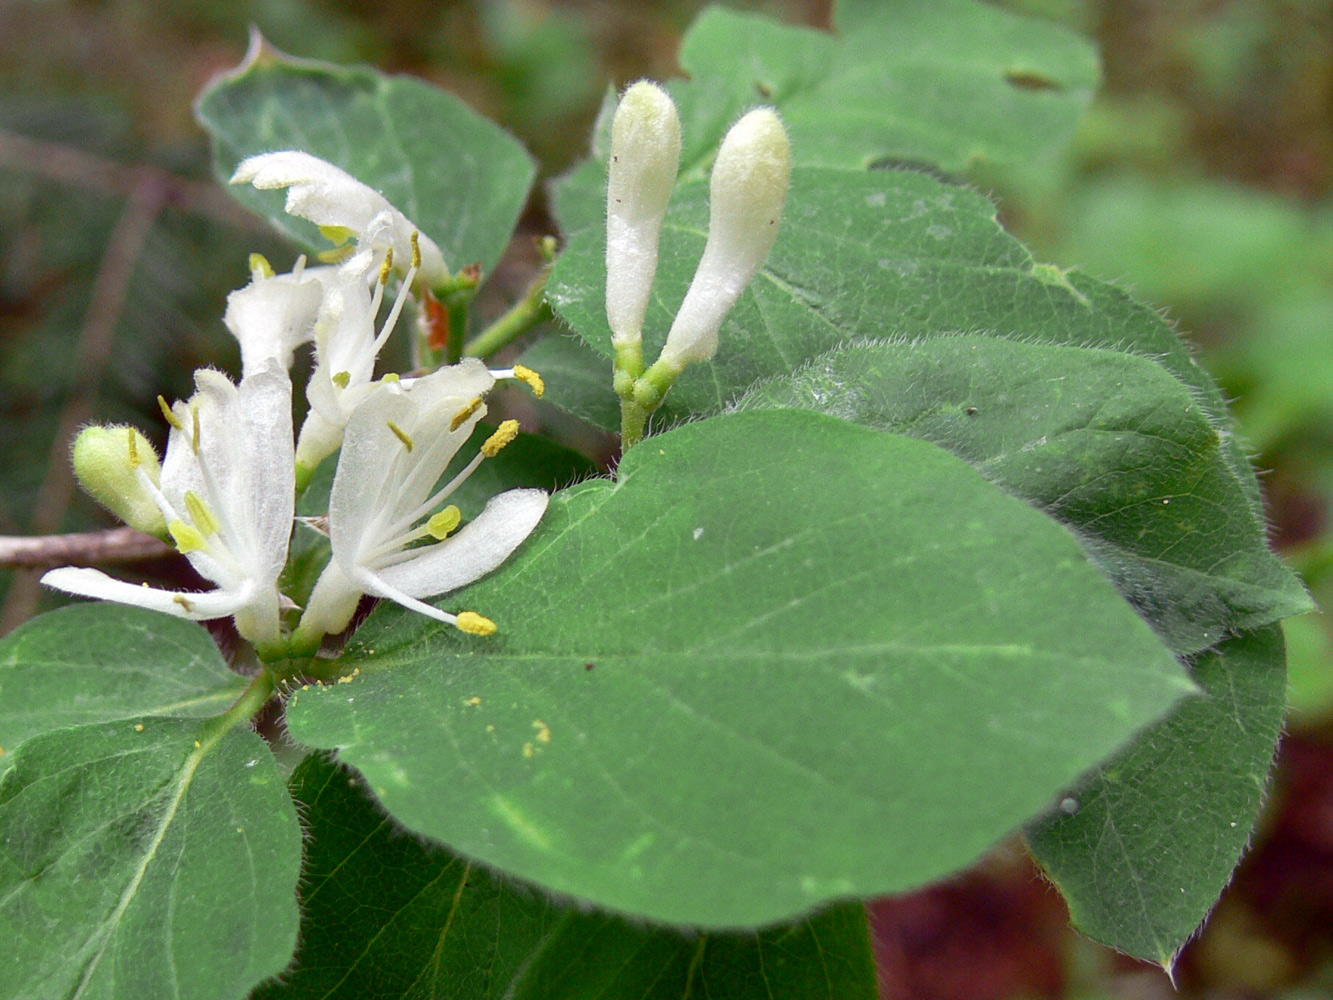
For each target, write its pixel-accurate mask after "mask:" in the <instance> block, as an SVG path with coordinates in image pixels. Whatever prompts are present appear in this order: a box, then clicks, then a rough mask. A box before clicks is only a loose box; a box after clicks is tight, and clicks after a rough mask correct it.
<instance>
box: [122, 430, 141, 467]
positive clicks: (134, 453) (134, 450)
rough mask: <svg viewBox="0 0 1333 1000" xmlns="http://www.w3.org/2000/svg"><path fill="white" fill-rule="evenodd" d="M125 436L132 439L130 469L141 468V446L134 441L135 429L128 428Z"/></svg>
mask: <svg viewBox="0 0 1333 1000" xmlns="http://www.w3.org/2000/svg"><path fill="white" fill-rule="evenodd" d="M125 435H126V436H127V437H128V438H129V439H130V468H131V469H137V468H138V467H139V445H138V444H137V443H136V442H135V440H134V428H133V427H126V428H125Z"/></svg>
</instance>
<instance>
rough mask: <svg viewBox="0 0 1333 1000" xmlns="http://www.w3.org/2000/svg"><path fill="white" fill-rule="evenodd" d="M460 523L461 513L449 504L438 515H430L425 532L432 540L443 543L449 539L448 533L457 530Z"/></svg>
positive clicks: (461, 519)
mask: <svg viewBox="0 0 1333 1000" xmlns="http://www.w3.org/2000/svg"><path fill="white" fill-rule="evenodd" d="M462 521H463V512H462V511H460V510H459V509H458V508H457V507H455V506H454V505H453V504H450V505H449V506H448V507H446V508H444V510H442V511H440V512H439V513H437V514H432V515H431V518H430V520H429V521H427V522H426V530H427V531H429V532H430V535H431V537H432V538H435V539H438V540H439V541H444V539H446V538H448V537H449V532H451V531H453V530H454V529H455V528H457V527H458V526H459V524H461V523H462Z"/></svg>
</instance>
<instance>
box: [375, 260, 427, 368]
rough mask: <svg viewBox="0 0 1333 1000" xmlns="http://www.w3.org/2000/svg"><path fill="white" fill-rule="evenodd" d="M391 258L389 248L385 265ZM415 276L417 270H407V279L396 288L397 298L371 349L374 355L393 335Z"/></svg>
mask: <svg viewBox="0 0 1333 1000" xmlns="http://www.w3.org/2000/svg"><path fill="white" fill-rule="evenodd" d="M392 257H393V249H392V248H390V250H389V257H388V258H386V260H385V263H388V261H389V260H390V259H392ZM416 276H417V269H416V268H415V267H412V268H409V269H408V272H407V277H405V278H404V279H403V283H402V284H401V285H400V286H398V296H397V298H395V299H394V300H393V308H392V309H390V310H389V315H388V316H386V317H385V318H384V326H382V327H381V328H380V335H379V336H378V337H376V338H375V346H374V347H373V350H374V352H375V353H376V354H379V352H380V348H381V347H383V346H384V342H385V341H386V340H388V339H389V334H391V333H393V328H394V327H395V326H397V325H398V317H399V316H401V315H402V314H403V303H404V302H406V301H407V296H408V293H409V292H411V290H412V279H413V278H415V277H416ZM380 287H381V288H383V287H384V286H383V285H381V286H380ZM375 308H376V310H377V311H378V309H379V303H378V302H376V306H375Z"/></svg>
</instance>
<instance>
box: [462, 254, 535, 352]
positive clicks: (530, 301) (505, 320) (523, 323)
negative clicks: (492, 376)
mask: <svg viewBox="0 0 1333 1000" xmlns="http://www.w3.org/2000/svg"><path fill="white" fill-rule="evenodd" d="M550 278H551V266H550V265H549V264H548V265H546V266H545V267H543V268H542V269H541V271H540V272H539V273H538V275H537V277H536V278H534V279H533V281H532V284H531V285H530V286H528V290H527V291H526V292H525V293H524V295H523V298H521V299H519V300H518V301H517V302H515V303H514V304H513V305H512V306H510V307H509V309H508V311H506V312H505V314H504V315H503V316H501V317H500V318H499V319H497V320H496V321H495V322H494V323H492V324H491V325H490V326H489V327H487V328H486V329H485V330H483V331H482V332H481V333H479V334H478V335H477V336H476V338H475V339H474V340H473V341H472V343H470V344H468V345H467V346H466V347H465V348H463V354H464V355H465V356H466V357H469V358H486V357H490V356H491V355H492V354H494V353H495V352H496V351H498V350H499V349H500V348H502V347H504V346H505V345H506V344H509V343H511V342H513V341H514V340H516V339H517V338H519V337H521V336H522V335H523V334H525V333H527V332H528V331H529V330H531V329H532V328H533V327H534V326H536V325H537V324H538V323H542V322H545V321H546V320H549V319H550V318H551V317H552V315H553V314H552V312H551V306H550V304H549V303H548V302H547V301H546V283H547V282H548V281H549V280H550Z"/></svg>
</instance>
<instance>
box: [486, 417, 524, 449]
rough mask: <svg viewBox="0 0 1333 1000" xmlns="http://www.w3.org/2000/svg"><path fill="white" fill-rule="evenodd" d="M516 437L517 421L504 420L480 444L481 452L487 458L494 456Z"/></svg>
mask: <svg viewBox="0 0 1333 1000" xmlns="http://www.w3.org/2000/svg"><path fill="white" fill-rule="evenodd" d="M516 437H518V421H517V420H506V421H504V423H502V424H500V426H499V427H498V428H496V431H495V433H494V434H492V435H491V436H490V437H488V438H487V439H486V443H485V444H483V445H482V446H481V453H482V454H483V455H485V456H486V457H487V458H494V457H495V456H496V455H498V454H500V451H501V449H503V448H504V446H505V445H507V444H508V443H509V442H510V441H512V440H514V438H516Z"/></svg>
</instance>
